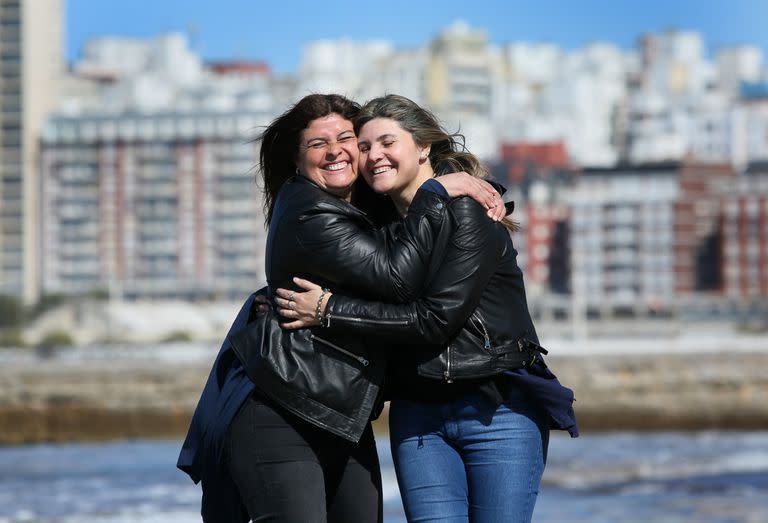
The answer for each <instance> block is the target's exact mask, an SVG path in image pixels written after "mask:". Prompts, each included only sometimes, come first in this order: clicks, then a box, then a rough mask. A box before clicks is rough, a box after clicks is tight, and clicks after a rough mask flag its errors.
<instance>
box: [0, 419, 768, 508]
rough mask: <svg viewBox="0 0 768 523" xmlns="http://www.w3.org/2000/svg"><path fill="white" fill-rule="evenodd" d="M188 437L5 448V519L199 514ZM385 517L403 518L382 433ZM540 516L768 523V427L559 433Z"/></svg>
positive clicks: (1, 499)
mask: <svg viewBox="0 0 768 523" xmlns="http://www.w3.org/2000/svg"><path fill="white" fill-rule="evenodd" d="M179 446H180V443H179V442H176V441H147V440H142V441H130V442H118V443H103V444H66V445H29V446H8V447H0V523H17V522H19V523H20V522H41V523H54V522H55V523H65V522H66V523H129V522H130V523H161V522H162V523H182V522H198V521H200V516H199V508H200V487H199V486H197V485H194V484H193V483H192V482H191V481H190V479H189V478H188V477H187V476H186V475H184V474H183V473H182V472H180V471H178V470H177V469H176V468H175V462H176V457H177V454H178V450H179ZM379 451H380V457H381V462H382V475H383V482H384V499H385V521H386V522H387V523H402V522H405V517H404V515H403V510H402V505H401V502H400V497H399V495H398V491H397V483H396V481H395V475H394V470H393V468H392V460H391V457H390V453H389V449H388V445H387V441H386V439H385V438H380V439H379ZM534 521H535V522H540V523H544V522H552V523H554V522H557V523H563V522H574V523H582V522H583V523H608V522H610V523H615V522H627V523H634V522H637V523H640V522H643V523H646V522H654V523H664V522H696V523H701V522H711V523H735V522H739V523H764V522H768V432H721V431H712V432H694V433H680V432H666V433H624V432H622V433H605V434H585V435H582V436H581V437H580V438H578V439H570V438H567V437H565V436H564V435H562V434H560V433H556V434H553V438H552V441H551V444H550V449H549V460H548V463H547V469H546V472H545V475H544V480H543V482H542V488H541V492H540V495H539V499H538V502H537V505H536V510H535V512H534Z"/></svg>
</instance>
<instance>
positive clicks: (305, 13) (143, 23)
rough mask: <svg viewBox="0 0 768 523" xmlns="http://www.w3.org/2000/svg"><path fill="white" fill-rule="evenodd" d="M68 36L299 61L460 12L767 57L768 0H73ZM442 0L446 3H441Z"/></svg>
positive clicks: (285, 65) (76, 43)
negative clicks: (697, 41) (316, 47)
mask: <svg viewBox="0 0 768 523" xmlns="http://www.w3.org/2000/svg"><path fill="white" fill-rule="evenodd" d="M65 3H66V6H67V8H66V9H67V30H66V44H67V54H68V57H69V59H70V60H73V59H75V58H76V57H77V56H78V55H79V53H80V49H81V48H82V46H83V44H84V43H85V42H86V41H88V40H89V39H90V38H93V37H97V36H105V35H119V36H131V37H147V36H152V35H156V34H159V33H164V32H169V31H181V32H186V33H188V34H194V35H195V41H194V47H195V49H196V50H197V52H199V53H200V54H201V55H202V56H203V57H204V58H207V59H222V58H238V59H256V60H266V61H267V62H269V63H270V65H271V66H272V67H273V69H274V70H276V71H278V72H290V71H293V70H295V68H296V67H297V65H298V63H299V60H300V56H301V47H302V45H303V44H304V43H305V42H307V41H310V40H318V39H329V38H330V39H336V38H351V39H354V40H369V39H385V40H389V41H391V42H393V43H394V44H395V45H396V46H398V47H416V46H420V45H423V44H425V43H426V42H428V41H429V40H430V39H431V38H432V37H433V36H434V35H435V34H436V33H437V32H438V31H440V30H441V29H443V28H445V27H447V26H448V25H450V24H451V22H453V21H454V20H457V19H463V20H465V21H466V22H468V23H469V24H470V25H471V26H473V27H478V28H482V29H485V30H486V31H487V33H488V36H489V39H490V41H491V42H494V43H499V44H501V43H506V42H513V41H537V42H540V41H548V42H554V43H557V44H559V45H561V46H562V47H564V48H566V49H575V48H578V47H581V46H583V45H584V44H586V43H589V42H592V41H596V40H601V41H609V42H613V43H615V44H617V45H619V46H620V47H622V48H624V49H630V48H633V47H634V46H635V42H636V40H637V37H638V36H639V35H640V34H641V33H644V32H658V31H663V30H665V29H669V28H677V29H684V30H696V31H699V32H701V33H702V34H703V35H704V41H705V44H706V45H707V49H708V51H709V52H712V51H714V50H715V49H716V48H718V47H720V46H724V45H740V44H753V45H757V46H758V47H760V48H762V49H763V52H764V53H765V55H766V61H768V30H766V27H768V0H730V1H725V0H714V1H707V0H703V1H702V0H699V1H690V0H667V1H663V0H644V1H639V0H613V1H607V0H583V1H578V0H571V1H558V0H533V1H531V0H529V1H519V0H496V1H489V0H463V1H461V0H440V1H439V2H431V1H430V2H428V1H421V0H385V1H375V0H374V1H371V0H367V1H337V0H319V1H305V0H268V1H261V0H216V1H214V0H186V1H183V2H182V1H173V0H65ZM435 6H439V7H435Z"/></svg>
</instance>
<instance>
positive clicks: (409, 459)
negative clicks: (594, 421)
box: [389, 390, 549, 523]
mask: <svg viewBox="0 0 768 523" xmlns="http://www.w3.org/2000/svg"><path fill="white" fill-rule="evenodd" d="M508 396H509V397H508V398H507V401H505V402H504V403H503V404H501V405H498V406H496V405H495V404H494V403H493V402H492V401H491V400H490V399H489V398H486V397H485V396H482V395H480V394H470V395H467V396H465V397H462V398H461V399H459V400H456V401H451V402H446V403H438V404H430V403H418V402H413V401H406V400H393V401H392V403H391V404H390V410H389V434H390V442H391V445H392V458H393V460H394V464H395V472H396V474H397V481H398V485H399V487H400V494H401V496H402V499H403V505H404V506H405V514H406V516H407V517H408V521H409V522H421V521H441V522H459V521H462V522H466V521H471V522H472V523H499V522H504V523H516V522H529V521H531V517H532V515H533V507H534V505H535V503H536V496H537V494H538V491H539V483H540V482H541V476H542V474H543V472H544V464H545V462H546V457H547V446H548V444H549V424H548V416H547V415H546V412H545V411H544V410H543V409H541V408H539V407H537V406H535V405H531V404H530V402H528V401H527V400H526V399H525V398H524V397H522V395H521V394H520V393H519V392H517V391H514V390H513V391H511V392H510V393H509V395H508Z"/></svg>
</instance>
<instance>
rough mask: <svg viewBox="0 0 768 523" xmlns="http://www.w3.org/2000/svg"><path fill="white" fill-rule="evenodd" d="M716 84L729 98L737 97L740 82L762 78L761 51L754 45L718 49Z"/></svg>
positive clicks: (757, 80) (753, 81) (751, 81)
mask: <svg viewBox="0 0 768 523" xmlns="http://www.w3.org/2000/svg"><path fill="white" fill-rule="evenodd" d="M715 63H716V64H717V83H718V86H719V87H720V88H721V89H722V90H723V91H724V92H725V93H726V94H727V95H728V96H729V98H731V99H735V98H738V96H739V91H740V89H741V84H742V83H744V82H747V83H756V82H759V81H761V80H762V79H763V73H764V71H763V52H762V50H761V49H760V48H758V47H754V46H747V45H745V46H740V47H729V48H725V49H720V50H718V52H717V57H716V59H715Z"/></svg>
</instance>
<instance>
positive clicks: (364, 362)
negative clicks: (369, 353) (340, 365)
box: [357, 356, 370, 367]
mask: <svg viewBox="0 0 768 523" xmlns="http://www.w3.org/2000/svg"><path fill="white" fill-rule="evenodd" d="M357 361H359V362H360V363H362V365H363V367H367V366H368V365H369V364H370V362H369V361H368V360H367V359H365V358H363V357H362V356H358V357H357Z"/></svg>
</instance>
